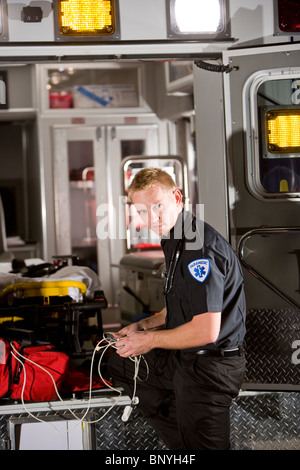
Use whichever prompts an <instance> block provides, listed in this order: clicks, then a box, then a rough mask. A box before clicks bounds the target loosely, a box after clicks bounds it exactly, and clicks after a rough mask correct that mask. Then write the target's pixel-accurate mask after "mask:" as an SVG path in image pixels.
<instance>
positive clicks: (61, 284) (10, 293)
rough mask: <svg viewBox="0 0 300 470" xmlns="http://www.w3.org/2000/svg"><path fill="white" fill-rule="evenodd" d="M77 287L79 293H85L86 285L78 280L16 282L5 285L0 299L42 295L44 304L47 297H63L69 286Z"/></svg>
mask: <svg viewBox="0 0 300 470" xmlns="http://www.w3.org/2000/svg"><path fill="white" fill-rule="evenodd" d="M70 287H72V288H77V289H79V292H80V294H81V295H84V294H85V293H86V290H87V287H86V285H85V284H84V283H83V282H80V281H68V280H64V281H33V282H18V283H16V284H10V285H9V286H7V287H5V288H4V289H3V291H2V293H1V301H4V302H5V301H7V302H8V303H10V301H13V298H12V297H14V294H15V298H18V299H22V298H23V299H26V298H30V297H42V298H43V303H44V305H48V304H49V297H64V296H68V295H69V288H70Z"/></svg>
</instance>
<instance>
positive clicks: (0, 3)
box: [0, 0, 8, 41]
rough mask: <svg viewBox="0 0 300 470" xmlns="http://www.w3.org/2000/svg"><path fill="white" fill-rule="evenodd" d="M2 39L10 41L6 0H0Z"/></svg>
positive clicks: (0, 30)
mask: <svg viewBox="0 0 300 470" xmlns="http://www.w3.org/2000/svg"><path fill="white" fill-rule="evenodd" d="M0 41H8V25H7V2H6V0H0Z"/></svg>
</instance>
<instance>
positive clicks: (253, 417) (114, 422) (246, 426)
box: [0, 392, 300, 451]
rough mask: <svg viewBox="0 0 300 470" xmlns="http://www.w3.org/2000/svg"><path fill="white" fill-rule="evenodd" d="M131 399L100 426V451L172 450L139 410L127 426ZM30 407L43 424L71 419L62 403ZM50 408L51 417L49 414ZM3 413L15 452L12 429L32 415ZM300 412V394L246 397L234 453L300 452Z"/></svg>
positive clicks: (97, 413) (237, 406)
mask: <svg viewBox="0 0 300 470" xmlns="http://www.w3.org/2000/svg"><path fill="white" fill-rule="evenodd" d="M125 398H126V397H123V398H122V400H121V402H120V404H119V405H118V406H116V407H115V408H113V410H111V411H110V412H109V413H108V414H107V415H106V416H105V417H104V419H103V420H101V421H99V422H98V423H96V424H95V427H96V430H95V434H96V443H95V447H96V449H97V450H110V451H124V450H156V451H160V450H162V451H163V450H167V448H166V446H165V445H164V443H163V442H162V441H161V440H160V438H159V437H158V436H157V434H156V433H155V431H154V430H153V429H152V428H151V427H150V426H149V425H148V424H147V423H146V422H145V421H144V419H143V418H142V417H141V415H140V414H139V411H138V407H137V408H136V409H134V410H133V413H132V415H131V417H130V420H129V421H128V422H127V423H124V422H123V421H122V420H121V415H122V412H123V406H124V404H125V403H127V404H128V403H129V398H128V399H127V402H126V399H125ZM47 405H48V406H47ZM49 405H51V406H49ZM107 405H108V403H107V400H106V401H105V399H103V401H102V406H101V400H100V401H98V405H97V406H96V405H95V403H92V405H91V409H90V411H89V413H90V414H93V415H94V417H95V419H99V418H100V417H101V415H102V414H103V413H104V412H105V411H106V410H107ZM82 406H83V405H82V400H74V401H73V409H74V410H75V412H76V414H77V415H79V414H80V413H81V412H85V411H86V410H85V409H83V408H82ZM29 407H30V408H31V409H32V408H35V409H36V410H37V411H36V412H33V411H32V412H33V413H34V414H35V415H36V416H38V417H39V418H41V419H43V418H44V419H45V417H48V418H51V419H55V417H57V418H58V417H60V418H63V419H64V418H67V417H68V416H69V415H70V413H69V411H64V410H63V405H62V404H61V403H57V402H52V403H51V404H35V405H32V404H31V405H29ZM78 407H79V408H78ZM45 408H46V409H47V410H48V411H45ZM3 409H5V414H0V450H5V449H9V447H10V440H9V437H10V436H9V428H10V423H11V422H12V421H14V420H20V419H22V418H24V419H26V418H28V415H27V413H24V411H23V410H22V405H11V406H10V407H8V406H4V407H3ZM51 409H52V411H51ZM299 409H300V396H299V393H293V392H291V393H281V392H280V393H276V392H273V393H248V392H247V393H246V392H243V393H241V394H240V396H239V397H238V398H237V399H236V400H235V401H234V403H233V406H232V409H231V449H232V450H282V449H284V450H300V439H299V429H300V415H299ZM38 410H39V411H38ZM0 413H1V409H0ZM31 419H32V418H31Z"/></svg>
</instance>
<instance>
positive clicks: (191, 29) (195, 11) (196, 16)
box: [169, 0, 226, 34]
mask: <svg viewBox="0 0 300 470" xmlns="http://www.w3.org/2000/svg"><path fill="white" fill-rule="evenodd" d="M169 9H170V11H169V14H170V27H171V30H172V31H173V32H174V33H177V34H218V33H221V32H223V31H224V30H225V26H226V18H225V16H226V15H225V5H224V0H169Z"/></svg>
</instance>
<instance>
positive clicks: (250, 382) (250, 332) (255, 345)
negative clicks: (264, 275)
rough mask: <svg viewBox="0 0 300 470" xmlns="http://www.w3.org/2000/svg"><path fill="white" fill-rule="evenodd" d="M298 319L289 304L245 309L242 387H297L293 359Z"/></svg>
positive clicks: (298, 379)
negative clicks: (271, 307)
mask: <svg viewBox="0 0 300 470" xmlns="http://www.w3.org/2000/svg"><path fill="white" fill-rule="evenodd" d="M299 319H300V313H299V311H297V310H294V309H292V308H285V309H284V308H280V309H278V308H277V309H276V308H274V309H259V310H255V309H252V310H249V311H248V314H247V334H246V358H247V372H246V376H245V380H244V385H243V388H244V389H248V390H249V389H252V390H253V389H264V390H267V389H277V390H278V389H281V390H282V389H294V388H297V389H298V390H300V374H299V364H297V362H298V361H296V360H293V353H294V350H293V343H294V341H295V340H296V339H297V338H299V330H300V322H299Z"/></svg>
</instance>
